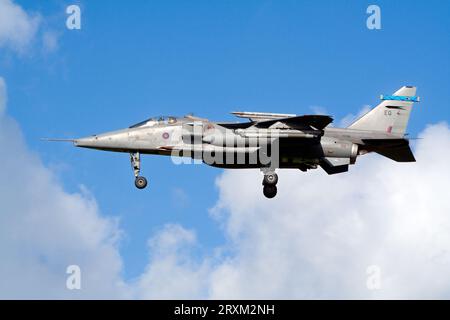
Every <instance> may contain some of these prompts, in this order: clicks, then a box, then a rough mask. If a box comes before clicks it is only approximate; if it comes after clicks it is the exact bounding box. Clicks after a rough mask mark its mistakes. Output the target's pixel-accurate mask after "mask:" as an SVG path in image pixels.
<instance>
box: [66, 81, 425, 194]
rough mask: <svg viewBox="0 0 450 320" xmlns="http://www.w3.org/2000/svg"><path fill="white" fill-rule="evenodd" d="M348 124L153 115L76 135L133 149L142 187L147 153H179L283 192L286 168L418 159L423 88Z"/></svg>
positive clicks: (283, 117)
mask: <svg viewBox="0 0 450 320" xmlns="http://www.w3.org/2000/svg"><path fill="white" fill-rule="evenodd" d="M381 100H382V101H381V103H380V104H379V105H378V106H376V107H375V108H373V109H372V110H370V111H369V112H368V113H366V114H365V115H363V116H362V117H360V118H359V119H357V120H356V121H355V122H353V123H352V124H351V125H350V126H348V127H347V128H336V127H332V126H329V125H330V123H331V122H332V121H333V119H332V118H331V117H330V116H328V115H295V114H279V113H262V112H232V114H233V115H235V116H237V117H239V118H246V119H248V121H246V122H212V121H209V120H207V119H203V118H198V117H194V116H192V115H188V116H184V117H159V118H150V119H147V120H145V121H142V122H140V123H138V124H135V125H132V126H131V127H129V128H126V129H122V130H118V131H113V132H107V133H102V134H96V135H93V136H89V137H86V138H81V139H71V140H69V141H72V142H73V143H74V145H75V146H77V147H83V148H92V149H98V150H106V151H114V152H125V153H129V154H130V159H131V165H132V168H133V170H134V176H135V185H136V187H137V188H139V189H144V188H145V187H146V186H147V180H146V179H145V178H144V177H143V176H141V175H140V170H141V155H142V154H154V155H165V156H171V157H172V160H173V161H174V162H175V163H195V162H197V163H198V162H200V163H206V164H208V165H211V166H215V167H219V168H230V169H246V168H259V169H260V170H261V171H262V173H263V174H264V178H263V181H262V185H263V193H264V195H265V196H266V197H267V198H273V197H275V195H276V194H277V187H276V185H277V182H278V176H277V174H276V170H278V169H286V168H289V169H299V170H301V171H307V170H309V169H316V168H317V167H319V166H320V167H321V168H322V169H324V170H325V172H326V173H328V174H337V173H343V172H346V171H348V167H349V165H351V164H354V163H355V162H356V158H357V157H358V156H360V155H364V154H366V153H370V152H376V153H378V154H381V155H383V156H385V157H388V158H390V159H392V160H394V161H398V162H413V161H415V159H414V155H413V154H412V152H411V149H410V147H409V141H408V139H407V135H406V134H405V130H406V127H407V124H408V120H409V116H410V113H411V108H412V106H413V103H414V102H418V101H419V98H418V97H417V96H416V88H415V87H411V86H404V87H402V88H400V89H399V90H398V91H396V92H395V93H394V94H392V95H389V96H381Z"/></svg>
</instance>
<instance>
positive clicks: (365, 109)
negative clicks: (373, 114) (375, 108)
mask: <svg viewBox="0 0 450 320" xmlns="http://www.w3.org/2000/svg"><path fill="white" fill-rule="evenodd" d="M370 109H372V108H371V106H369V105H365V106H363V107H362V108H361V110H359V111H358V113H357V114H356V115H355V114H353V113H350V114H348V115H346V116H345V117H344V118H342V120H341V121H340V122H339V127H340V128H346V127H348V126H349V125H351V124H352V123H353V122H355V121H356V120H357V119H359V118H361V117H362V116H363V115H365V114H366V113H367V112H369V111H370Z"/></svg>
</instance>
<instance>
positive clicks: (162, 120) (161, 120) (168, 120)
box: [130, 116, 177, 128]
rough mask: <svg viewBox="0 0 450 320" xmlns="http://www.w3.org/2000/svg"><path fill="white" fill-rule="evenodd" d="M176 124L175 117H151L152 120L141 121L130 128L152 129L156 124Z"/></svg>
mask: <svg viewBox="0 0 450 320" xmlns="http://www.w3.org/2000/svg"><path fill="white" fill-rule="evenodd" d="M176 122H177V118H176V117H172V116H159V117H153V118H149V119H147V120H144V121H141V122H139V123H136V124H134V125H132V126H130V128H138V127H144V126H145V127H152V126H154V125H157V124H174V123H176Z"/></svg>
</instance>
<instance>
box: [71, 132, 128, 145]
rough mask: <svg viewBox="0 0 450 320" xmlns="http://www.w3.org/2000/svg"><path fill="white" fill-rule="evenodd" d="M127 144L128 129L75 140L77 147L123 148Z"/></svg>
mask: <svg viewBox="0 0 450 320" xmlns="http://www.w3.org/2000/svg"><path fill="white" fill-rule="evenodd" d="M127 144H128V133H127V131H126V130H120V131H114V132H108V133H103V134H99V135H93V136H89V137H85V138H80V139H76V140H74V145H75V146H77V147H82V148H92V149H101V150H115V149H123V148H124V147H126V146H127Z"/></svg>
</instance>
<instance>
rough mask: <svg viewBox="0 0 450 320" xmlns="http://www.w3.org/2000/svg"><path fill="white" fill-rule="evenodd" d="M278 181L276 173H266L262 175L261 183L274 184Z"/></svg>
mask: <svg viewBox="0 0 450 320" xmlns="http://www.w3.org/2000/svg"><path fill="white" fill-rule="evenodd" d="M277 183H278V175H277V174H276V173H268V174H265V175H264V180H263V185H273V186H274V185H276V184H277Z"/></svg>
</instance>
